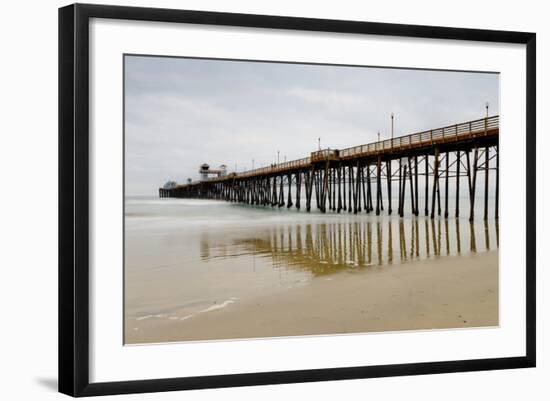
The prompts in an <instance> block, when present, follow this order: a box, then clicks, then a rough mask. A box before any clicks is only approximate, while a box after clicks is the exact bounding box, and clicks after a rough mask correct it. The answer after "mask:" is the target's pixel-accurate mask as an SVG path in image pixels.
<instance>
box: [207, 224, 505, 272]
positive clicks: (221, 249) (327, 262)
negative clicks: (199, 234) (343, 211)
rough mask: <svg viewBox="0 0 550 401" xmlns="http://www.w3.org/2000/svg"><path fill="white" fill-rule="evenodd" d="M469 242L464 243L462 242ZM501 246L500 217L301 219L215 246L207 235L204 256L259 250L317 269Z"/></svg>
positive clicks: (296, 266)
mask: <svg viewBox="0 0 550 401" xmlns="http://www.w3.org/2000/svg"><path fill="white" fill-rule="evenodd" d="M420 220H424V221H423V223H422V222H420ZM453 225H454V227H453ZM464 228H466V230H464ZM481 231H483V232H481ZM476 236H478V237H479V236H482V237H483V238H484V240H485V244H484V245H485V247H484V248H483V249H479V248H478V245H477V243H476ZM468 242H469V244H470V246H469V248H468V249H464V247H462V246H461V244H463V243H468ZM397 248H399V252H396V249H397ZM495 249H498V223H497V222H495V223H491V224H489V223H488V222H487V221H485V222H484V224H471V223H469V222H468V221H466V220H460V219H455V220H451V221H449V220H431V219H422V218H417V219H412V220H404V219H399V220H397V219H386V220H383V219H380V220H378V221H376V222H371V221H363V222H357V221H350V222H341V221H340V222H334V223H330V222H324V223H307V224H295V225H287V226H276V227H273V228H270V229H268V230H267V231H266V232H265V234H264V235H258V236H256V237H255V238H242V239H234V240H232V241H231V242H230V243H227V244H220V243H217V244H216V245H215V246H214V245H211V244H210V242H209V241H208V238H203V239H202V241H201V257H202V260H203V261H208V260H210V259H217V258H237V257H240V256H243V255H254V256H258V257H265V258H270V259H271V260H272V263H273V267H275V268H283V269H293V270H305V271H309V272H311V273H312V274H313V275H324V274H330V273H333V272H335V271H338V270H342V269H356V268H364V267H368V266H382V265H392V264H400V263H406V262H408V261H418V260H425V259H429V258H439V257H441V256H456V255H468V254H475V253H478V252H484V251H490V250H495Z"/></svg>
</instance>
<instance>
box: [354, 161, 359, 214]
mask: <svg viewBox="0 0 550 401" xmlns="http://www.w3.org/2000/svg"><path fill="white" fill-rule="evenodd" d="M353 212H354V213H357V212H361V167H360V164H359V162H357V171H356V179H355V207H354V208H353Z"/></svg>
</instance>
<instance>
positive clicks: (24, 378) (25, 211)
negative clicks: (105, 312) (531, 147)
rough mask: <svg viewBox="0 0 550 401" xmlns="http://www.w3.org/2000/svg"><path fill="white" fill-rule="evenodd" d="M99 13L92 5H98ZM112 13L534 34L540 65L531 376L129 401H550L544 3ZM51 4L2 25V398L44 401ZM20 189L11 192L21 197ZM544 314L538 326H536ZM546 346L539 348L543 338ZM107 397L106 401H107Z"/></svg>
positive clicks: (50, 373)
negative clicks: (236, 15) (220, 14)
mask: <svg viewBox="0 0 550 401" xmlns="http://www.w3.org/2000/svg"><path fill="white" fill-rule="evenodd" d="M100 3H102V2H100ZM110 3H112V4H120V5H134V6H156V7H169V8H186V9H203V10H212V11H233V12H243V13H258V14H274V15H290V16H303V17H317V18H334V19H354V20H369V21H379V22H396V23H408V24H426V25H444V26H459V27H470V28H487V29H506V30H520V31H522V30H523V31H535V32H536V33H537V42H538V44H537V45H538V48H537V50H538V54H537V69H538V85H537V91H538V94H537V101H538V107H537V112H538V121H537V125H538V166H537V169H538V179H537V181H538V184H537V185H538V189H539V190H538V196H537V197H538V205H539V207H538V233H537V236H538V252H537V259H538V261H539V263H538V265H539V266H538V285H537V287H538V294H539V295H538V310H539V313H538V339H539V341H538V361H539V362H538V367H537V368H536V369H524V370H511V371H494V372H477V373H462V374H446V375H433V376H417V377H398V378H384V379H369V380H354V381H341V382H324V383H313V384H292V385H284V386H263V387H254V388H239V389H221V390H202V391H193V392H186V393H164V394H155V395H151V394H148V395H131V396H124V397H125V398H122V397H117V398H118V399H128V400H138V399H147V400H149V399H150V400H175V399H181V398H182V397H185V398H186V399H188V400H214V399H224V400H233V399H235V400H237V399H239V400H257V399H262V400H280V399H298V398H303V399H306V398H307V399H310V398H314V399H317V400H334V399H341V398H342V397H345V398H346V399H365V398H366V397H369V398H371V399H389V400H392V399H399V398H406V399H407V400H417V399H418V400H423V401H428V400H440V399H445V400H477V399H505V400H508V399H510V400H516V399H521V398H526V399H533V400H547V399H549V398H550V385H549V384H548V383H549V380H548V378H549V377H550V348H549V347H548V346H547V344H548V342H547V339H546V338H548V336H549V335H550V333H549V332H548V325H547V319H546V316H547V313H546V310H547V309H548V307H550V296H549V295H548V293H547V292H546V293H545V292H544V289H545V287H548V284H549V281H550V276H549V274H548V273H547V272H546V271H545V269H544V266H545V259H547V258H550V254H549V253H550V252H549V248H548V247H547V246H545V244H546V241H547V240H548V238H549V237H550V229H549V228H548V227H549V224H550V221H549V214H548V213H547V212H546V213H545V211H544V203H545V202H548V201H550V199H549V197H550V190H549V189H548V186H547V185H545V182H544V181H545V180H544V177H545V176H548V175H549V174H550V163H549V162H548V161H545V160H544V156H545V154H544V149H546V148H548V147H550V140H549V139H548V137H547V136H545V135H544V133H545V132H546V131H547V130H548V128H549V127H548V120H547V119H545V117H546V116H545V115H544V111H545V110H546V109H548V108H549V107H550V104H549V103H548V95H549V93H550V80H549V79H548V78H547V76H546V73H545V70H546V71H548V70H549V68H550V67H549V65H548V64H549V62H548V61H549V60H548V57H550V26H549V25H548V15H549V14H548V11H549V10H546V9H545V4H544V2H541V1H534V0H524V1H522V2H510V3H504V2H500V1H496V0H491V1H484V2H479V1H475V0H473V1H472V0H462V1H460V2H453V3H450V2H441V1H429V0H424V1H421V0H419V1H406V0H393V1H391V2H382V1H377V2H353V1H347V0H340V1H338V2H334V1H330V2H320V1H306V0H303V1H297V0H294V1H292V0H277V1H274V0H271V1H269V2H258V1H253V0H232V1H231V2H230V4H228V2H227V1H223V0H202V1H199V0H181V1H176V0H162V1H143V0H135V1H115V0H110ZM65 4H68V3H66V2H62V1H57V0H48V1H26V2H10V3H6V4H4V5H3V9H2V13H1V17H0V18H1V20H0V21H1V23H0V34H1V35H0V38H1V40H0V46H1V52H2V60H1V62H0V99H1V110H2V112H1V113H0V172H1V173H0V179H1V181H0V182H1V184H0V188H1V190H2V193H1V196H0V236H1V237H0V240H1V242H0V244H1V246H0V266H1V269H2V273H3V275H2V279H0V301H1V302H0V311H1V312H0V313H1V315H2V320H1V322H2V324H1V326H0V347H1V351H0V378H1V379H0V382H1V383H2V384H1V385H0V398H2V399H6V400H19V399H25V400H50V399H62V398H65V396H62V395H60V394H57V393H56V390H55V389H56V386H57V379H56V376H57V8H58V7H60V6H63V5H65ZM22 185H23V186H24V187H21V186H22ZM545 315H546V316H545ZM545 337H546V338H545ZM114 398H115V397H107V398H104V399H106V400H107V399H114Z"/></svg>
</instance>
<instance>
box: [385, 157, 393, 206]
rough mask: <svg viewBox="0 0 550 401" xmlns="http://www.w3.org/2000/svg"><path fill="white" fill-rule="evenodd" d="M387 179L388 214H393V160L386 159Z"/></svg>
mask: <svg viewBox="0 0 550 401" xmlns="http://www.w3.org/2000/svg"><path fill="white" fill-rule="evenodd" d="M386 179H387V183H388V215H390V214H391V212H392V209H391V160H387V161H386Z"/></svg>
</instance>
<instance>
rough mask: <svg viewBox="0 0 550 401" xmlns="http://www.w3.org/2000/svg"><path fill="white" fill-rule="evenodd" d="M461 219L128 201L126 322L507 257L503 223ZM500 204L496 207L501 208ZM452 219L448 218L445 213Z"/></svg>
mask: <svg viewBox="0 0 550 401" xmlns="http://www.w3.org/2000/svg"><path fill="white" fill-rule="evenodd" d="M476 202H477V208H476V214H477V216H478V217H476V219H475V221H474V223H472V224H470V223H469V221H468V216H469V206H468V203H467V200H466V199H462V200H461V216H460V217H459V218H458V219H455V218H454V199H453V202H452V203H451V205H452V207H451V208H450V210H449V214H450V215H451V216H453V217H451V218H449V219H444V218H442V217H439V216H436V218H435V219H430V218H429V217H425V216H423V213H422V211H423V205H424V202H423V200H422V199H420V205H421V213H422V215H421V216H418V217H414V216H412V215H411V213H410V206H409V205H408V204H406V205H405V211H406V212H405V217H404V218H400V217H399V216H397V215H396V208H397V205H396V204H395V203H394V205H393V209H394V211H393V214H392V215H391V216H388V215H387V211H386V210H384V211H383V212H381V215H380V216H376V215H375V214H374V213H373V212H371V213H370V214H367V213H365V212H364V211H362V212H361V213H358V214H353V213H347V212H344V211H342V212H341V213H339V214H338V213H335V212H329V213H326V214H323V213H320V212H318V211H317V210H315V208H312V211H311V212H310V213H306V212H305V210H304V209H302V210H300V211H298V210H296V208H291V209H287V208H286V207H281V208H279V207H274V208H272V207H263V206H247V205H242V204H237V203H230V202H225V201H214V200H198V199H159V198H153V197H128V198H127V199H126V201H125V267H124V269H125V270H124V274H125V318H126V323H127V329H128V328H130V327H131V326H132V322H134V321H139V320H143V319H170V318H171V316H172V315H174V311H177V312H178V313H177V315H178V316H180V317H179V319H191V318H192V317H193V316H196V315H197V314H200V313H208V312H210V311H212V310H215V309H220V308H224V307H229V306H230V305H231V304H233V303H236V302H241V301H243V300H246V299H253V298H254V297H257V296H260V295H263V294H266V293H276V292H278V291H285V290H286V289H289V288H295V287H300V286H305V285H308V283H309V282H310V281H311V280H316V279H326V278H329V277H330V275H332V274H337V273H339V272H353V271H358V270H361V271H377V270H380V269H391V268H392V267H393V266H396V265H399V264H406V263H412V262H418V261H422V260H426V259H436V258H445V257H460V256H468V255H471V254H475V253H482V252H486V251H489V250H495V249H498V242H499V238H498V236H499V232H498V229H499V228H498V221H497V220H495V219H494V218H493V217H492V216H493V215H494V211H493V209H492V208H490V210H489V216H491V217H490V218H489V219H488V220H487V221H484V220H483V218H482V212H483V210H482V207H483V205H482V203H483V202H482V200H481V199H478V200H476ZM490 205H491V206H492V205H494V200H491V202H490ZM442 213H443V212H442Z"/></svg>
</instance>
